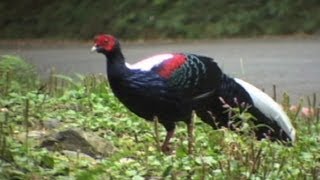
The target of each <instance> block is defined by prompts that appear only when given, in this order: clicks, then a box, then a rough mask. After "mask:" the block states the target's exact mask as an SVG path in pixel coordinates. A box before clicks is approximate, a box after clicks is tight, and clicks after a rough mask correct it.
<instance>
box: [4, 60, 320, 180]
mask: <svg viewBox="0 0 320 180" xmlns="http://www.w3.org/2000/svg"><path fill="white" fill-rule="evenodd" d="M12 62H14V63H12ZM4 67H5V68H4ZM23 68H24V70H23V72H25V73H23V74H22V75H19V72H22V70H21V69H23ZM0 78H1V79H0V83H1V86H0V179H136V180H138V179H162V178H163V179H166V178H169V179H213V178H214V179H318V178H319V177H320V154H319V151H320V143H319V141H320V136H319V132H320V123H319V103H318V102H317V99H316V96H314V97H313V98H311V99H310V98H309V99H308V100H307V103H306V104H307V106H309V107H310V108H313V109H314V110H315V112H314V113H313V114H312V115H310V116H308V117H303V116H301V115H300V114H299V111H300V109H301V108H300V107H301V106H299V107H298V110H297V111H296V112H292V111H289V110H288V109H289V107H290V99H289V97H288V96H287V95H284V98H283V99H284V100H283V101H282V102H281V103H282V105H283V107H284V108H285V110H287V111H288V114H289V116H290V118H291V119H292V122H293V125H294V126H295V127H296V129H297V136H298V138H297V142H296V143H295V144H294V145H293V146H284V145H281V144H280V143H272V142H269V141H268V140H263V141H256V140H254V138H252V137H251V136H250V135H248V136H240V135H238V134H236V133H234V132H231V131H228V130H226V129H223V130H212V129H211V128H210V127H208V126H207V125H205V124H204V123H202V122H201V121H200V120H198V119H197V120H196V121H195V127H196V130H195V149H194V153H193V154H192V155H189V154H188V150H187V147H188V141H187V132H186V126H185V124H183V123H179V124H178V127H177V134H176V137H175V138H174V140H173V144H172V145H173V147H174V149H175V152H174V153H173V154H171V155H165V154H162V153H161V152H159V151H158V150H157V146H156V141H155V130H154V124H153V123H148V122H146V121H145V120H142V119H140V118H138V117H137V116H135V115H134V114H132V113H130V112H129V111H128V110H127V109H126V108H125V107H124V106H123V105H121V103H119V102H118V100H117V99H116V98H115V97H114V95H113V94H112V92H111V91H110V88H109V86H108V83H107V80H106V79H105V77H104V76H103V75H90V76H85V77H84V76H81V75H78V80H73V79H71V78H69V77H66V76H62V75H54V74H52V75H51V76H50V78H49V79H48V80H46V81H42V82H41V81H40V80H39V79H38V78H37V75H36V73H35V72H34V69H33V67H32V66H30V65H29V64H27V63H25V62H24V61H23V59H21V58H19V57H15V56H3V57H1V59H0ZM239 115H241V114H239ZM52 119H56V120H59V122H61V123H62V124H63V125H62V126H61V127H59V128H60V129H68V128H70V127H73V128H78V129H81V130H83V131H85V132H94V133H96V134H98V135H99V136H100V137H101V138H102V139H103V140H104V141H107V142H109V143H110V144H112V146H114V148H115V149H116V150H115V151H112V152H110V153H109V154H108V155H106V156H102V157H99V158H89V157H84V156H82V154H81V153H80V152H77V151H76V152H75V154H76V155H75V156H68V155H66V154H65V153H63V152H62V151H59V150H56V151H50V150H48V149H46V148H43V147H41V146H39V143H37V139H36V138H34V136H33V134H34V133H35V132H37V133H41V132H43V133H44V134H45V133H46V132H47V131H50V130H48V129H47V128H46V127H45V126H44V124H45V123H46V122H49V121H51V120H52ZM159 133H160V137H162V138H163V137H164V135H165V130H164V129H163V128H162V127H161V128H159ZM40 140H41V138H40ZM96 145H97V146H98V144H96Z"/></svg>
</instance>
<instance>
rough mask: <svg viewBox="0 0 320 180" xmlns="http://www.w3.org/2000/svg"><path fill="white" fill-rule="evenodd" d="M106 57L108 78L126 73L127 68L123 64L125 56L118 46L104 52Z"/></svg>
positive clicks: (122, 75) (119, 76)
mask: <svg viewBox="0 0 320 180" xmlns="http://www.w3.org/2000/svg"><path fill="white" fill-rule="evenodd" d="M105 56H106V58H107V67H106V68H107V72H108V78H109V79H112V78H117V79H118V78H121V77H124V76H126V75H127V74H128V71H129V69H128V68H127V66H126V65H125V58H124V56H123V54H122V52H121V50H120V48H117V49H115V50H114V51H112V52H110V53H107V54H105Z"/></svg>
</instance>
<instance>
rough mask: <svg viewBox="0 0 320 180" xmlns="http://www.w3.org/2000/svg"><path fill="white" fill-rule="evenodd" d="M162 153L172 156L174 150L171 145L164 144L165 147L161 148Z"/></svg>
mask: <svg viewBox="0 0 320 180" xmlns="http://www.w3.org/2000/svg"><path fill="white" fill-rule="evenodd" d="M161 151H162V152H163V153H164V154H167V155H170V154H172V152H173V149H172V148H171V147H170V145H169V144H163V145H162V146H161Z"/></svg>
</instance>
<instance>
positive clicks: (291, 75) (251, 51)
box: [0, 37, 320, 102]
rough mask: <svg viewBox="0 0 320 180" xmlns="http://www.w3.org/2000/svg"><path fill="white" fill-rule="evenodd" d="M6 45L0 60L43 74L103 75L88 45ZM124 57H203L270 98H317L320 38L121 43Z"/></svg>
mask: <svg viewBox="0 0 320 180" xmlns="http://www.w3.org/2000/svg"><path fill="white" fill-rule="evenodd" d="M9 44H10V45H9V46H6V43H3V42H2V43H1V44H0V54H1V55H3V54H18V55H20V56H22V57H24V58H26V59H28V61H29V62H31V63H33V64H35V65H36V66H37V67H38V69H39V71H40V72H41V73H42V74H43V75H45V74H46V73H48V71H49V69H50V67H55V68H56V69H57V70H58V71H59V72H61V73H65V74H73V73H105V62H104V57H103V56H102V55H100V54H96V53H94V54H91V53H90V52H89V49H90V47H91V44H89V43H58V44H47V43H35V44H31V45H30V44H28V43H27V44H23V45H21V44H15V43H9ZM123 52H124V54H125V56H126V58H127V61H128V62H130V63H133V62H136V61H138V60H139V59H142V58H146V57H148V56H151V55H153V54H157V53H165V52H192V53H197V54H202V55H207V56H210V57H213V58H214V59H215V60H216V61H217V62H218V63H219V65H220V67H221V68H222V69H223V70H224V72H226V73H227V74H230V75H232V76H236V77H241V78H243V79H245V80H247V81H248V82H251V83H252V84H254V85H256V86H257V87H259V88H264V89H265V91H266V92H267V93H268V94H272V85H273V84H275V85H277V89H278V93H279V94H281V93H282V92H284V91H285V92H288V93H289V94H290V96H291V97H292V98H293V99H295V101H297V100H298V99H299V98H300V97H303V96H308V95H309V96H310V95H312V93H317V94H318V96H319V98H320V38H319V37H285V38H283V37H282V38H260V39H232V40H230V39H229V40H212V41H199V42H194V41H184V42H175V43H170V42H161V43H156V42H154V43H150V42H148V43H124V44H123ZM240 59H242V62H243V63H242V64H243V68H241V63H240V62H241V60H240ZM319 102H320V101H319Z"/></svg>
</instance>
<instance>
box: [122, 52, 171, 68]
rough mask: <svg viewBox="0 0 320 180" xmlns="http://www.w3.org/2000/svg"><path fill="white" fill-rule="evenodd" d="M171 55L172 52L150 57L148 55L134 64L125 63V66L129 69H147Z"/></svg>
mask: <svg viewBox="0 0 320 180" xmlns="http://www.w3.org/2000/svg"><path fill="white" fill-rule="evenodd" d="M172 57H173V54H159V55H155V56H152V57H149V58H147V59H144V60H141V61H139V62H137V63H135V64H128V63H126V66H127V67H128V68H129V69H137V70H141V71H149V70H151V69H152V68H153V67H154V66H156V65H159V64H161V63H162V62H163V61H165V60H168V59H170V58H172Z"/></svg>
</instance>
